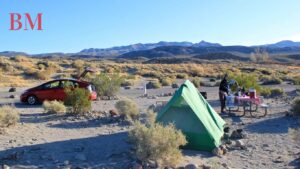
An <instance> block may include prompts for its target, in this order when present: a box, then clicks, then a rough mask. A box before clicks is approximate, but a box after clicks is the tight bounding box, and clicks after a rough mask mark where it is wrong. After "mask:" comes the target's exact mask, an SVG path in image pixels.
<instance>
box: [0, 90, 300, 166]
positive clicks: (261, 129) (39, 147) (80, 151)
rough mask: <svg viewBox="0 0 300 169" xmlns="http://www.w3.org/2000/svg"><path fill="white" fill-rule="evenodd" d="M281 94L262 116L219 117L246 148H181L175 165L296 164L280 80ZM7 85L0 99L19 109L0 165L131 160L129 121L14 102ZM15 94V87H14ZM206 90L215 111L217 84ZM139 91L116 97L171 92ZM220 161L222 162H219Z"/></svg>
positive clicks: (4, 138)
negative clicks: (218, 152)
mask: <svg viewBox="0 0 300 169" xmlns="http://www.w3.org/2000/svg"><path fill="white" fill-rule="evenodd" d="M280 87H282V88H283V89H284V90H285V91H286V92H287V95H288V96H287V97H282V98H276V99H266V102H267V103H269V104H270V110H269V113H268V115H267V116H266V117H264V118H250V115H249V114H248V115H247V114H246V116H245V117H242V118H240V117H223V119H224V120H225V121H226V122H227V123H228V124H229V126H230V127H231V131H232V130H234V129H238V128H242V129H244V131H245V132H246V133H247V137H246V138H245V139H243V140H242V141H243V142H244V143H245V145H246V150H231V151H229V153H228V154H226V155H225V156H222V158H219V157H216V156H213V155H212V154H211V153H208V152H203V151H192V150H183V153H184V159H183V160H182V162H181V165H182V166H184V165H186V164H189V163H193V164H202V163H205V164H210V165H211V166H213V168H226V167H227V168H236V169H243V168H295V167H296V165H299V163H297V161H296V160H295V159H296V158H298V157H297V156H298V155H297V153H299V152H300V146H299V144H298V143H296V142H295V141H293V140H292V139H291V137H289V135H288V129H289V128H290V127H295V126H297V125H299V120H298V119H295V118H293V117H287V116H285V115H286V112H287V111H288V110H289V109H290V103H291V98H292V97H294V95H295V86H293V85H288V84H285V85H282V86H280ZM174 90H175V89H172V88H171V87H163V88H161V89H151V90H148V95H150V96H156V95H159V94H161V93H169V92H174ZM7 91H8V88H1V92H0V93H1V95H0V102H1V103H7V101H9V102H16V104H15V105H16V107H17V108H18V109H19V110H20V111H21V123H20V124H19V125H17V126H15V127H12V128H9V129H7V130H6V131H5V132H6V133H4V134H1V135H0V158H1V161H0V163H1V164H7V165H9V166H10V167H11V168H68V167H69V168H70V167H73V168H75V167H83V168H89V167H90V168H128V166H129V165H130V164H131V162H132V161H133V159H131V156H130V145H129V144H128V142H127V131H128V130H129V129H130V127H129V126H127V125H124V124H122V123H114V122H109V120H107V119H105V118H100V119H90V120H89V119H85V118H74V117H70V116H53V115H51V114H44V113H43V109H42V107H41V106H39V105H37V106H27V105H23V104H20V103H18V102H17V101H18V98H17V97H16V98H15V99H9V100H8V98H7V96H9V93H8V92H7ZM17 91H18V92H17V93H16V95H19V94H20V91H21V89H20V88H17ZM201 91H206V92H207V93H208V102H209V103H210V105H211V106H212V107H213V108H214V109H215V110H219V101H218V93H217V92H218V88H217V87H202V88H201ZM142 93H143V91H142V90H139V89H136V88H133V89H129V90H123V89H122V90H121V93H120V97H121V98H122V97H125V96H126V97H129V98H132V99H134V100H135V101H136V102H137V103H138V105H139V106H140V109H141V110H143V112H145V109H146V108H147V107H148V106H150V105H151V104H154V103H156V102H157V101H168V100H169V99H170V98H171V97H170V96H167V97H153V98H152V99H148V98H141V97H139V96H141V94H142ZM115 102H116V100H113V101H95V102H93V109H94V110H97V111H109V110H110V109H112V108H113V105H114V104H115ZM224 166H225V167H224Z"/></svg>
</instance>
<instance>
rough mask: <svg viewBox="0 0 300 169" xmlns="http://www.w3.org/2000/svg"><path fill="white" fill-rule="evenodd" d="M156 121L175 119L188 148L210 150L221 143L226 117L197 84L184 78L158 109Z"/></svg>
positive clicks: (166, 122) (162, 121) (173, 121)
mask: <svg viewBox="0 0 300 169" xmlns="http://www.w3.org/2000/svg"><path fill="white" fill-rule="evenodd" d="M156 120H157V122H160V123H162V124H169V123H173V124H174V126H175V127H176V128H177V129H180V130H181V131H182V132H183V133H184V134H185V136H186V139H187V141H188V144H187V145H186V146H185V148H187V149H194V150H205V151H211V150H212V149H214V148H215V147H217V146H219V145H220V144H221V137H222V136H223V134H224V132H223V128H224V125H225V121H224V120H223V119H222V118H221V117H220V116H219V115H218V114H217V113H216V112H215V110H214V109H213V108H212V107H211V106H210V105H209V103H208V102H207V101H206V100H205V99H204V98H203V97H202V95H201V94H200V93H199V91H198V90H197V88H196V87H195V86H194V85H193V84H192V83H191V82H190V81H188V80H187V81H185V83H184V84H183V85H181V87H180V88H179V89H178V90H177V91H176V93H175V95H174V96H173V97H172V99H171V100H170V101H169V102H168V103H167V105H166V106H165V107H164V108H163V109H162V110H161V111H160V112H159V113H158V115H157V119H156Z"/></svg>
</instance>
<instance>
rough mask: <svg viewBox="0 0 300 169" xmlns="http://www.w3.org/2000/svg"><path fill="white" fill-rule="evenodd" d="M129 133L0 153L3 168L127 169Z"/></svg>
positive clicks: (32, 146) (14, 149) (57, 142)
mask: <svg viewBox="0 0 300 169" xmlns="http://www.w3.org/2000/svg"><path fill="white" fill-rule="evenodd" d="M127 138H128V136H127V133H126V132H121V133H114V134H109V135H101V136H96V137H89V138H80V139H71V140H64V141H55V142H50V143H43V144H36V145H28V146H22V147H15V148H10V149H7V150H2V151H0V165H4V164H6V165H9V166H11V167H13V168H14V167H16V168H57V166H60V167H58V168H63V165H64V164H63V163H64V161H66V160H68V161H69V163H70V164H71V165H72V168H73V167H75V168H76V166H77V167H81V168H82V167H84V168H103V167H104V168H127V167H128V166H127V165H128V164H129V163H130V156H129V155H130V153H129V151H130V149H131V145H130V144H128V143H127Z"/></svg>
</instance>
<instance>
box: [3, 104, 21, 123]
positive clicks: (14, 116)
mask: <svg viewBox="0 0 300 169" xmlns="http://www.w3.org/2000/svg"><path fill="white" fill-rule="evenodd" d="M19 120H20V113H19V111H18V110H17V109H16V108H14V107H12V106H7V105H5V106H2V107H0V127H8V126H11V125H15V124H17V123H18V122H19Z"/></svg>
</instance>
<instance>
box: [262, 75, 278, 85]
mask: <svg viewBox="0 0 300 169" xmlns="http://www.w3.org/2000/svg"><path fill="white" fill-rule="evenodd" d="M261 80H262V82H263V84H264V85H272V84H281V83H282V80H281V79H280V78H278V77H275V76H264V78H262V79H261Z"/></svg>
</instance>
